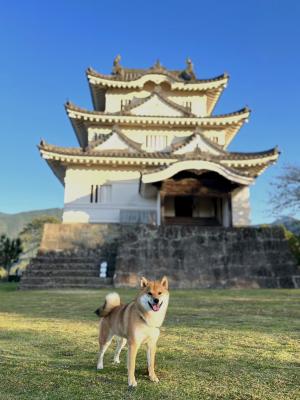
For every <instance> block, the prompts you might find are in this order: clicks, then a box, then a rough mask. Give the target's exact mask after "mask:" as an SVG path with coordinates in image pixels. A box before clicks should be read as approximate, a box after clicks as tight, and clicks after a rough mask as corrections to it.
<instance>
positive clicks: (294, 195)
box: [270, 165, 300, 214]
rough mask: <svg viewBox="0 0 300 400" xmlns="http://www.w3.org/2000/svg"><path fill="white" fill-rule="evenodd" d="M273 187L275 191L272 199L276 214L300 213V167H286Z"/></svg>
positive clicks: (273, 183)
mask: <svg viewBox="0 0 300 400" xmlns="http://www.w3.org/2000/svg"><path fill="white" fill-rule="evenodd" d="M271 185H272V186H273V188H274V189H275V190H274V192H273V193H272V195H271V199H270V202H271V205H272V209H273V212H274V213H275V214H280V213H282V212H284V211H290V212H291V213H297V212H299V211H300V166H298V165H287V166H285V167H284V168H283V172H282V173H281V175H278V176H277V177H276V178H275V180H274V181H273V182H272V183H271Z"/></svg>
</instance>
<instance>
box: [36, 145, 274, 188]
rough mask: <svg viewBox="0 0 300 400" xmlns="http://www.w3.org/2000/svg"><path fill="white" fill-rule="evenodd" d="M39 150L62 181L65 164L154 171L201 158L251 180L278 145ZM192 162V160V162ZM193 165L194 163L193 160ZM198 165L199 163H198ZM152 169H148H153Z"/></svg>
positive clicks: (271, 160) (270, 159)
mask: <svg viewBox="0 0 300 400" xmlns="http://www.w3.org/2000/svg"><path fill="white" fill-rule="evenodd" d="M39 150H40V154H41V156H42V158H44V159H45V160H46V161H47V163H48V164H49V166H50V168H51V169H52V171H53V172H54V174H55V175H56V176H57V178H58V179H59V180H60V181H61V182H62V184H64V175H65V170H66V168H67V166H74V165H76V166H85V167H88V168H93V167H106V168H107V167H108V166H112V167H113V168H115V167H116V166H120V167H125V168H126V169H135V170H137V169H138V170H144V169H146V170H148V171H149V169H150V171H149V172H151V170H152V172H153V171H155V170H156V169H157V168H159V169H160V168H163V169H165V168H167V167H168V166H170V165H173V164H174V163H179V162H185V161H187V162H191V161H193V162H194V161H195V162H196V161H197V162H199V161H202V162H203V163H213V164H218V165H219V166H220V168H225V169H226V170H232V172H233V173H234V174H237V175H239V176H241V177H243V179H244V178H245V179H246V180H245V182H246V181H247V180H248V181H249V183H250V182H252V181H253V180H254V179H255V178H256V177H257V176H259V175H260V174H261V173H262V172H263V171H264V170H265V169H266V168H267V167H268V166H269V165H271V164H274V163H275V162H276V160H277V159H278V156H279V154H280V153H279V151H278V149H277V148H275V149H271V150H268V151H266V152H257V153H226V152H224V154H221V155H219V156H212V155H211V154H208V153H203V152H194V153H189V154H184V155H177V156H175V155H174V154H170V153H163V152H156V153H147V152H143V151H140V152H138V151H137V152H136V153H128V152H126V151H125V152H124V151H113V150H111V151H107V150H106V151H97V150H93V148H87V149H86V150H83V149H79V148H65V147H58V146H53V145H48V144H46V143H45V142H41V144H40V146H39ZM193 165H194V164H193ZM195 165H196V164H195ZM197 165H198V166H199V165H200V164H199V163H198V164H197ZM152 172H151V173H152Z"/></svg>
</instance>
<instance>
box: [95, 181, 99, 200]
mask: <svg viewBox="0 0 300 400" xmlns="http://www.w3.org/2000/svg"><path fill="white" fill-rule="evenodd" d="M98 189H99V186H98V185H96V186H95V203H98Z"/></svg>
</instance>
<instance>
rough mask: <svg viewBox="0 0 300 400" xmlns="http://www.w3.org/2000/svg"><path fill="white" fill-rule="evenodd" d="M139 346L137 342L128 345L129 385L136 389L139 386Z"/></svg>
mask: <svg viewBox="0 0 300 400" xmlns="http://www.w3.org/2000/svg"><path fill="white" fill-rule="evenodd" d="M138 348H139V345H138V344H137V343H136V342H131V343H128V360H127V367H128V385H129V386H131V387H135V386H136V385H137V383H136V380H135V376H134V373H135V359H136V355H137V351H138Z"/></svg>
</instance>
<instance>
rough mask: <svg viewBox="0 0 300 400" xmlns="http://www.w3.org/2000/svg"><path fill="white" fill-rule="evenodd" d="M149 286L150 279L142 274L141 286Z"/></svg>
mask: <svg viewBox="0 0 300 400" xmlns="http://www.w3.org/2000/svg"><path fill="white" fill-rule="evenodd" d="M147 286H148V280H147V279H146V278H144V277H143V276H142V277H141V288H145V287H147Z"/></svg>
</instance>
